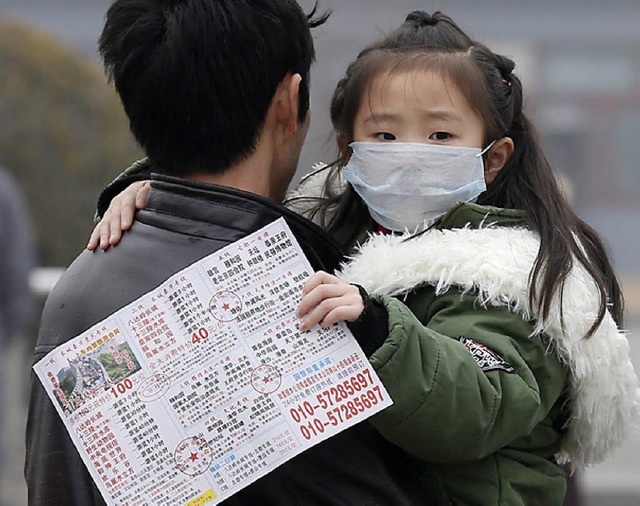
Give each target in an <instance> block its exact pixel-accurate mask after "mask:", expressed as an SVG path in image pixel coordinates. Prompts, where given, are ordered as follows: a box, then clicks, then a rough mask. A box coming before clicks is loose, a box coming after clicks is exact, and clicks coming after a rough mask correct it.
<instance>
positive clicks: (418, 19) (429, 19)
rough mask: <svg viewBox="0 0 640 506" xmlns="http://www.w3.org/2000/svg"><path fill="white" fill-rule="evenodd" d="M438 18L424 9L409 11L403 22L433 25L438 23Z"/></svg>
mask: <svg viewBox="0 0 640 506" xmlns="http://www.w3.org/2000/svg"><path fill="white" fill-rule="evenodd" d="M438 21H439V19H438V18H435V17H433V16H432V15H431V14H429V13H428V12H425V11H413V12H410V13H409V15H408V16H407V18H406V19H405V22H414V23H416V24H417V25H418V26H435V25H437V24H438Z"/></svg>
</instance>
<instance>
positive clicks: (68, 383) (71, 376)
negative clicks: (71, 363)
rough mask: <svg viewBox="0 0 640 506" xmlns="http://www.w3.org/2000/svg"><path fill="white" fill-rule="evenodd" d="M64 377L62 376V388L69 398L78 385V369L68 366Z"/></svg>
mask: <svg viewBox="0 0 640 506" xmlns="http://www.w3.org/2000/svg"><path fill="white" fill-rule="evenodd" d="M64 373H65V374H64V377H62V378H60V380H59V381H60V389H61V390H62V392H63V393H64V395H65V397H66V398H67V399H68V398H69V397H70V396H71V392H73V389H74V388H75V387H76V383H77V377H76V371H75V370H74V369H72V368H68V369H66V370H65V371H64Z"/></svg>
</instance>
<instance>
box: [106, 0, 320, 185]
mask: <svg viewBox="0 0 640 506" xmlns="http://www.w3.org/2000/svg"><path fill="white" fill-rule="evenodd" d="M315 13H316V9H315V7H314V9H313V11H312V12H311V13H310V14H309V15H305V14H304V12H303V11H302V9H301V8H300V6H299V5H298V4H297V2H296V1H295V0H115V1H114V2H113V4H112V5H111V7H110V9H109V11H108V13H107V17H106V22H105V26H104V29H103V31H102V34H101V36H100V40H99V52H100V55H101V57H102V60H103V63H104V67H105V71H106V73H107V76H108V77H109V79H110V80H111V81H112V82H113V83H114V84H115V87H116V90H117V92H118V94H119V95H120V99H121V100H122V103H123V105H124V109H125V111H126V113H127V116H128V117H129V123H130V127H131V131H132V132H133V135H134V136H135V138H136V140H137V141H138V143H139V144H140V145H141V147H142V148H143V149H144V150H145V151H146V153H147V155H148V157H149V158H150V160H151V162H152V164H153V166H154V170H156V171H158V172H163V173H166V174H171V175H176V176H181V175H185V174H189V173H192V172H195V171H202V172H209V173H216V172H222V171H224V170H225V169H226V168H228V167H229V166H231V165H233V164H234V163H237V162H239V161H241V160H243V159H244V158H246V157H247V156H249V155H250V154H251V153H252V152H253V150H254V149H255V146H256V142H257V140H258V136H259V134H260V131H261V128H262V125H263V124H264V120H265V118H266V115H267V111H268V108H269V105H270V103H271V100H272V98H273V96H274V93H275V90H276V88H277V86H278V84H279V83H280V82H281V81H282V79H283V78H284V77H285V76H286V75H287V74H288V73H299V74H300V75H301V76H302V83H301V85H300V108H299V119H300V121H302V120H303V119H304V118H305V116H306V113H307V110H308V108H309V69H310V66H311V63H312V61H313V60H314V58H315V51H314V47H313V40H312V37H311V31H310V28H313V27H315V26H318V25H320V24H322V23H323V22H324V21H325V20H326V18H327V17H328V14H324V15H322V16H319V17H318V18H314V16H315Z"/></svg>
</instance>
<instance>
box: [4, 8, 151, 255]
mask: <svg viewBox="0 0 640 506" xmlns="http://www.w3.org/2000/svg"><path fill="white" fill-rule="evenodd" d="M96 37H97V34H96ZM0 119H1V121H0V165H3V166H5V167H6V168H7V169H8V170H9V171H11V172H12V173H13V174H14V175H15V177H16V179H17V180H18V182H19V183H20V185H21V187H22V189H23V190H24V192H25V195H26V198H27V201H28V202H29V204H30V210H31V214H32V220H33V222H34V225H35V233H36V236H37V242H38V249H39V261H40V264H41V265H58V266H65V265H67V264H68V263H70V262H71V260H73V258H74V257H75V256H76V255H77V254H78V253H80V251H81V250H82V249H83V248H84V246H85V244H86V241H87V240H88V237H89V233H90V231H91V229H92V226H93V223H92V218H93V212H94V209H95V203H96V200H97V196H98V195H99V193H100V191H101V190H102V189H103V188H104V187H105V186H106V184H108V183H109V182H110V181H111V180H113V179H114V178H115V176H117V175H118V174H119V173H120V172H122V170H124V168H126V167H127V166H128V165H129V164H130V162H132V161H133V160H135V159H137V158H139V157H140V156H141V154H140V151H139V149H138V148H137V147H136V145H135V142H134V140H133V138H132V136H131V134H130V132H129V128H128V124H127V120H126V117H125V115H124V112H123V111H122V106H121V105H120V102H119V100H118V98H117V96H116V94H115V91H114V90H113V89H112V88H111V87H110V86H109V85H108V84H107V82H106V78H105V77H104V75H103V74H102V72H101V70H100V69H99V67H98V65H97V63H92V62H91V61H86V60H85V59H83V58H82V57H81V56H79V55H76V54H75V53H73V52H71V51H69V50H67V49H65V48H64V47H62V46H61V45H60V44H59V43H58V42H56V41H55V40H54V39H52V38H51V37H48V36H46V35H44V34H41V33H38V32H37V31H36V30H35V29H33V28H29V27H27V26H24V25H20V24H18V23H15V22H12V21H8V20H3V19H0Z"/></svg>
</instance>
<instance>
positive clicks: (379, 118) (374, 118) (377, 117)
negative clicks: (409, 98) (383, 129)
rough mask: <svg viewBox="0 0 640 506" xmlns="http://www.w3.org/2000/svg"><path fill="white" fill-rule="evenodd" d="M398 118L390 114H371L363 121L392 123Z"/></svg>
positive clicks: (396, 115) (397, 115)
mask: <svg viewBox="0 0 640 506" xmlns="http://www.w3.org/2000/svg"><path fill="white" fill-rule="evenodd" d="M399 117H400V115H399V114H391V113H375V112H374V113H371V114H369V116H367V117H366V118H365V119H364V123H382V122H383V121H394V120H397V119H398V118H399Z"/></svg>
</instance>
